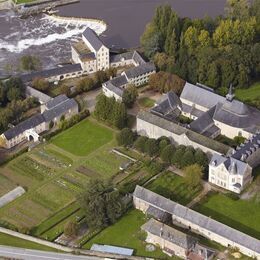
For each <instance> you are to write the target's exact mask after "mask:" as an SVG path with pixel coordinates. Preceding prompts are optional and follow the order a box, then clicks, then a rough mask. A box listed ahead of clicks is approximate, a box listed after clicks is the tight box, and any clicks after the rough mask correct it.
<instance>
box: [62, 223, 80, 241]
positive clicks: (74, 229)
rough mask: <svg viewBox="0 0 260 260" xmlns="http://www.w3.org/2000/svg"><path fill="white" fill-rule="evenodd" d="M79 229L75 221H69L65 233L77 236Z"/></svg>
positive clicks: (68, 235) (69, 235)
mask: <svg viewBox="0 0 260 260" xmlns="http://www.w3.org/2000/svg"><path fill="white" fill-rule="evenodd" d="M78 231H79V226H78V224H77V223H76V222H74V221H69V222H68V223H67V224H66V225H65V228H64V235H65V236H67V237H75V236H77V234H78Z"/></svg>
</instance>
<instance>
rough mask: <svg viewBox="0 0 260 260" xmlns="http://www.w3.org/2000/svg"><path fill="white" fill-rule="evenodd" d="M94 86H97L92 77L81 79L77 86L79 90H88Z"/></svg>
mask: <svg viewBox="0 0 260 260" xmlns="http://www.w3.org/2000/svg"><path fill="white" fill-rule="evenodd" d="M94 87H95V82H94V80H93V79H92V78H90V77H87V78H83V79H81V80H80V81H79V82H78V83H77V86H76V88H77V91H78V92H87V91H89V90H91V89H93V88H94Z"/></svg>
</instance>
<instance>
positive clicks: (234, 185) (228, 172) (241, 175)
mask: <svg viewBox="0 0 260 260" xmlns="http://www.w3.org/2000/svg"><path fill="white" fill-rule="evenodd" d="M259 164H260V132H258V133H257V134H255V135H253V136H252V137H251V138H250V139H248V140H246V142H245V143H243V144H241V145H240V146H238V147H237V148H236V149H233V150H232V152H231V154H229V155H228V156H224V155H219V154H214V155H213V157H212V158H211V161H210V163H209V178H208V181H209V182H210V183H212V184H214V185H217V186H220V187H222V188H224V189H227V190H230V191H232V192H236V193H240V192H241V191H242V190H243V189H244V188H245V187H246V186H247V185H248V184H250V183H251V181H252V178H253V177H252V169H253V168H254V167H257V166H258V165H259Z"/></svg>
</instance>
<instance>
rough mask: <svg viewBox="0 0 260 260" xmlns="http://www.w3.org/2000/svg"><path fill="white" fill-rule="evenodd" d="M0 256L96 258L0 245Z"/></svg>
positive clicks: (26, 259)
mask: <svg viewBox="0 0 260 260" xmlns="http://www.w3.org/2000/svg"><path fill="white" fill-rule="evenodd" d="M0 257H7V258H11V259H22V260H36V259H37V260H47V259H48V260H52V259H53V260H98V259H103V258H99V257H95V256H78V255H71V254H63V253H52V252H47V251H46V252H45V251H39V250H30V249H23V248H16V247H8V246H0Z"/></svg>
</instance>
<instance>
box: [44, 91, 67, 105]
mask: <svg viewBox="0 0 260 260" xmlns="http://www.w3.org/2000/svg"><path fill="white" fill-rule="evenodd" d="M68 99H69V98H68V97H67V96H66V95H64V94H62V95H59V96H57V97H55V98H52V99H51V100H50V101H49V102H48V103H46V104H45V106H46V107H47V109H51V108H53V107H56V106H57V105H59V104H60V103H62V102H64V101H65V100H68Z"/></svg>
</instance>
